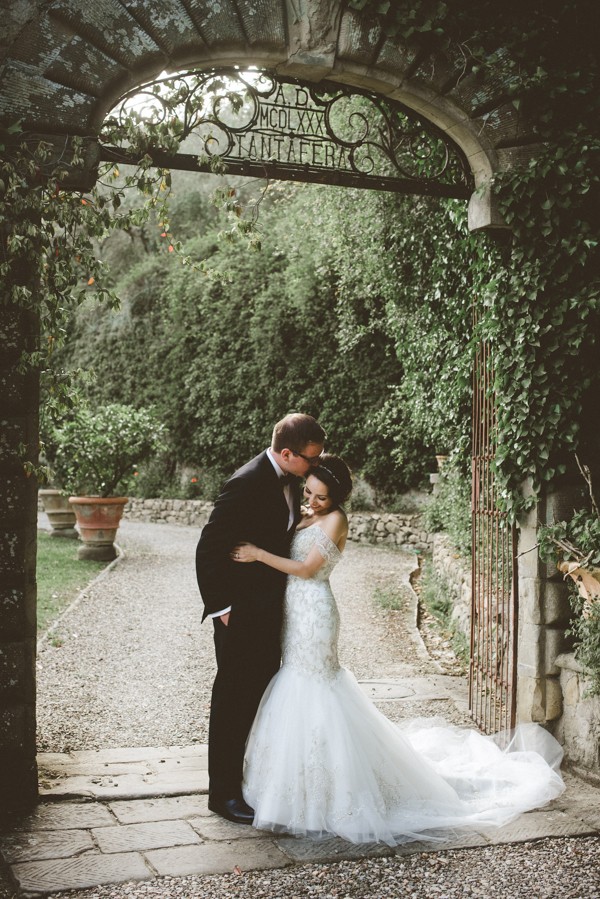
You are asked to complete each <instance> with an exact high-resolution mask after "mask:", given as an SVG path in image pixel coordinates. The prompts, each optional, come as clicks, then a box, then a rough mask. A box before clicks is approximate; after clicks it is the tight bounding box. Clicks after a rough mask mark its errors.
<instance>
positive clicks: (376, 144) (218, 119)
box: [104, 69, 473, 198]
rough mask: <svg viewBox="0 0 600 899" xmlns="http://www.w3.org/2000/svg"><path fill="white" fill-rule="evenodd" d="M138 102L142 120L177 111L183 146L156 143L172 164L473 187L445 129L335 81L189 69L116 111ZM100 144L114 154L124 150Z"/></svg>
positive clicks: (405, 188) (445, 188)
mask: <svg viewBox="0 0 600 899" xmlns="http://www.w3.org/2000/svg"><path fill="white" fill-rule="evenodd" d="M132 110H135V112H136V115H137V118H138V122H139V123H140V124H141V125H142V127H143V123H144V122H152V123H153V124H163V123H165V122H167V121H172V120H173V117H175V118H176V122H177V127H176V129H175V132H176V138H177V141H178V142H179V146H180V149H181V151H182V152H181V153H176V154H173V153H172V152H171V153H168V152H167V153H166V154H165V151H162V153H161V149H160V148H156V150H157V154H158V155H159V156H160V157H161V158H160V164H161V165H170V166H171V167H173V168H187V169H189V168H197V169H199V170H205V169H206V168H208V167H209V166H210V162H211V160H212V161H213V162H214V160H215V158H219V159H220V160H221V161H222V163H223V164H224V165H225V166H226V167H227V170H229V171H231V172H232V173H236V174H252V175H261V174H262V175H264V176H266V177H275V178H281V179H283V180H286V179H291V180H298V181H318V182H322V183H332V184H347V185H352V186H356V187H370V188H375V189H379V190H395V191H399V192H404V193H422V194H437V195H444V196H454V197H463V198H464V197H468V196H469V195H470V193H471V191H472V189H473V186H472V180H471V174H470V170H469V166H468V163H467V161H466V159H465V158H464V156H463V154H462V153H461V151H460V150H459V148H458V147H457V146H456V145H455V144H454V143H452V142H451V141H450V140H449V139H448V138H447V137H446V136H445V135H444V134H443V133H442V132H441V131H438V129H436V128H435V127H434V126H432V125H431V124H430V123H428V122H423V121H422V120H421V119H419V118H418V117H417V116H416V115H415V114H414V113H412V112H411V111H410V110H408V109H407V108H406V107H404V106H403V105H402V104H400V103H397V102H395V101H391V100H389V99H387V98H384V97H381V96H378V95H375V94H371V93H368V92H365V91H357V90H355V89H348V88H346V87H342V86H340V85H336V84H333V83H321V84H318V85H309V84H306V83H302V82H299V81H296V80H294V79H291V78H285V77H280V76H277V75H275V74H273V73H270V72H259V71H241V70H237V69H221V70H218V71H217V70H215V71H210V72H183V73H179V74H178V75H176V76H171V77H168V78H164V79H161V80H159V81H156V82H153V83H152V84H149V85H145V86H142V87H141V88H139V89H137V90H135V91H132V92H131V93H130V94H128V95H127V96H126V97H124V98H122V100H121V101H120V103H119V105H118V107H117V108H116V109H115V110H114V111H113V115H114V116H116V117H117V120H119V118H120V119H121V121H122V120H123V119H124V117H125V114H126V113H130V112H131V111H132ZM104 149H105V151H106V154H105V158H110V159H114V158H115V154H117V153H118V150H119V148H116V147H111V148H104ZM120 149H121V150H122V151H124V150H125V149H126V148H124V147H121V148H120ZM165 155H166V156H167V157H169V158H168V159H166V158H165ZM191 159H195V163H192V162H191V161H190V160H191Z"/></svg>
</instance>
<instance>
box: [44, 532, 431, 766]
mask: <svg viewBox="0 0 600 899" xmlns="http://www.w3.org/2000/svg"><path fill="white" fill-rule="evenodd" d="M197 540H198V530H197V529H196V528H187V527H176V526H170V525H160V524H156V525H144V524H139V523H134V522H126V523H125V524H124V526H123V528H122V533H120V541H121V544H122V546H123V548H124V550H125V558H124V559H122V560H121V561H119V563H118V564H117V566H116V567H114V568H113V569H112V570H110V571H108V572H106V573H105V574H103V575H102V576H101V577H100V579H99V580H97V581H96V582H95V583H94V584H93V585H92V586H91V588H90V589H88V590H87V591H86V593H85V594H84V595H83V596H82V597H81V598H80V600H79V602H77V603H76V604H75V605H74V606H72V607H71V608H70V609H68V610H67V612H66V613H65V614H64V616H63V617H62V618H61V620H60V623H59V625H58V627H57V628H56V629H55V630H54V631H53V632H52V633H51V634H50V635H49V636H48V638H46V640H44V641H43V643H42V646H41V648H40V652H39V654H38V745H39V749H40V750H41V751H45V752H68V751H72V750H76V749H107V748H110V747H120V746H173V745H190V744H192V743H195V742H206V739H207V727H208V708H209V702H210V690H211V686H212V681H213V678H214V673H215V663H214V652H213V644H212V628H211V626H210V623H209V622H205V623H204V625H201V623H200V618H201V613H202V604H201V601H200V597H199V594H198V588H197V586H196V579H195V572H194V568H193V561H194V553H195V547H196V543H197ZM158 556H160V565H158V564H156V561H155V560H156V558H157V557H158ZM412 567H413V557H412V556H411V555H408V554H404V553H399V552H392V551H389V550H384V549H380V548H375V547H368V546H359V545H356V544H349V545H348V548H347V550H346V553H345V556H344V559H343V561H342V562H341V563H340V564H339V566H338V568H337V570H336V571H335V572H334V577H333V578H332V585H333V588H334V590H335V592H336V595H337V596H338V598H339V604H340V608H341V615H342V638H341V644H340V657H341V660H342V664H344V665H346V666H347V667H349V668H350V669H351V670H352V671H353V672H354V673H355V674H356V676H357V677H358V678H363V679H364V678H377V677H394V676H401V675H411V674H416V673H426V671H427V669H428V668H429V670H432V669H431V667H430V666H428V665H427V663H426V662H424V661H423V657H422V655H419V653H418V651H417V647H416V645H415V643H414V634H413V635H411V628H410V626H409V625H408V624H407V623H406V619H405V616H402V615H401V613H399V612H395V613H394V612H392V613H389V612H386V611H385V610H382V608H381V606H380V605H378V603H377V602H376V601H374V600H373V596H374V593H376V592H378V593H386V591H389V590H391V589H392V588H393V587H394V585H395V584H397V583H398V582H399V581H400V580H401V579H402V578H406V577H407V576H408V572H409V571H410V570H411V569H412ZM421 711H423V710H421ZM396 712H397V716H399V714H400V713H399V712H398V709H396Z"/></svg>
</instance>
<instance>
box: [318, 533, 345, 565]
mask: <svg viewBox="0 0 600 899" xmlns="http://www.w3.org/2000/svg"><path fill="white" fill-rule="evenodd" d="M313 530H314V532H315V538H314V539H315V542H314V545H315V546H316V547H317V549H318V550H319V552H320V553H321V555H322V556H323V558H324V559H325V561H326V562H337V561H338V560H339V558H340V555H341V553H340V551H339V549H338V548H337V546H336V545H335V543H334V542H333V540H332V539H331V537H329V536H328V535H327V534H326V533H325V531H324V530H322V529H321V528H320V527H319V526H318V525H313Z"/></svg>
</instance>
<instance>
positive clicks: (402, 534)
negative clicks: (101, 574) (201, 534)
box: [125, 498, 431, 552]
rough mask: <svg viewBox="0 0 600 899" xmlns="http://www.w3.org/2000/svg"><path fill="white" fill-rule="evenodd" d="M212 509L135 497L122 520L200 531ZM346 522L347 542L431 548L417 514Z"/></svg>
mask: <svg viewBox="0 0 600 899" xmlns="http://www.w3.org/2000/svg"><path fill="white" fill-rule="evenodd" d="M211 510H212V503H206V502H203V501H202V500H196V499H135V498H134V499H131V500H130V501H129V503H128V504H127V505H126V506H125V518H126V519H129V520H130V521H152V522H163V523H164V524H181V525H188V526H190V527H199V528H200V527H203V525H205V524H206V522H207V521H208V517H209V515H210V513H211ZM348 521H349V526H350V530H349V534H348V539H349V540H354V541H356V542H357V543H373V544H380V543H382V544H385V545H388V546H394V547H397V548H399V549H412V550H415V551H416V550H419V551H421V552H426V551H429V550H430V549H431V535H430V534H428V533H427V531H426V530H425V529H424V526H423V523H422V519H421V516H420V515H416V514H415V515H399V514H392V513H379V512H352V513H350V515H349V516H348Z"/></svg>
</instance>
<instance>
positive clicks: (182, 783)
mask: <svg viewBox="0 0 600 899" xmlns="http://www.w3.org/2000/svg"><path fill="white" fill-rule="evenodd" d="M44 773H45V772H44V771H42V773H41V778H40V795H41V796H47V797H57V798H59V797H60V798H63V799H67V798H75V797H77V796H87V797H90V798H93V799H103V800H105V801H107V800H111V799H131V798H134V797H136V796H156V795H159V796H161V795H167V796H178V795H181V794H183V793H206V792H207V791H208V772H207V771H197V770H194V769H192V770H188V771H185V770H182V771H178V772H170V771H165V773H164V774H159V773H158V772H157V773H153V774H143V775H142V774H123V775H115V777H114V778H113V777H111V776H110V775H103V774H99V775H97V776H94V775H87V776H86V775H82V776H77V775H75V776H65V777H64V778H60V777H59V778H58V779H56V780H49V779H47V778H45V777H44Z"/></svg>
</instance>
